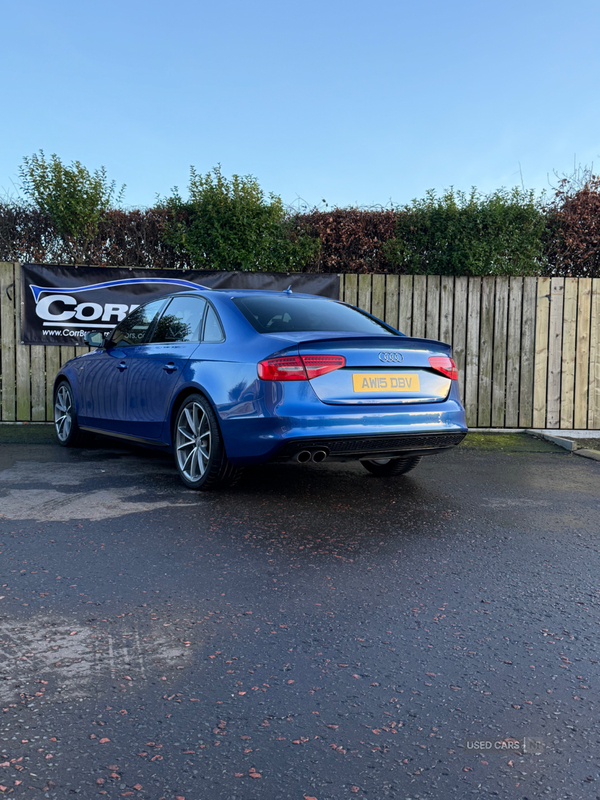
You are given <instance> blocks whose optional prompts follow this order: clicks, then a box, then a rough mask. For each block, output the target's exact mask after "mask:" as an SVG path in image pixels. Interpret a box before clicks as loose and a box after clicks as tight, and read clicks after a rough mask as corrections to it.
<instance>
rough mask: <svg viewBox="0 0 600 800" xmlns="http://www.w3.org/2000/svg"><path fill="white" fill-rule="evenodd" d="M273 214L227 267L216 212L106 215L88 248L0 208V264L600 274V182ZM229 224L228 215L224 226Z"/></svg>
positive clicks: (19, 211) (41, 221)
mask: <svg viewBox="0 0 600 800" xmlns="http://www.w3.org/2000/svg"><path fill="white" fill-rule="evenodd" d="M275 211H276V212H277V213H273V214H272V215H271V216H270V217H268V219H267V220H266V222H267V223H268V224H266V227H265V226H264V225H263V227H264V229H265V230H266V231H267V234H268V236H267V235H266V234H265V236H266V238H261V237H263V233H261V231H260V229H259V230H258V233H256V231H255V235H256V236H258V240H257V241H255V242H254V243H253V245H252V248H251V249H250V250H249V253H250V255H249V256H245V255H243V253H241V250H238V251H237V252H238V254H237V255H236V257H235V258H233V259H230V258H229V257H228V255H227V253H228V247H230V245H231V242H240V241H242V240H243V239H244V237H247V236H248V235H249V234H247V232H245V231H246V228H244V227H243V226H242V227H241V228H240V229H239V230H237V228H238V227H239V226H238V225H237V223H236V222H235V219H234V218H233V217H232V219H231V220H230V223H228V224H230V225H231V228H230V229H229V230H228V231H227V232H226V235H225V234H223V235H221V234H220V236H221V238H220V239H219V240H218V241H216V242H215V246H214V247H213V246H212V241H211V236H214V233H211V229H212V230H213V231H214V230H217V229H218V228H219V225H220V224H221V222H219V219H218V217H217V215H216V213H215V211H214V208H213V209H212V210H211V211H210V213H211V214H212V217H211V218H210V219H209V218H207V217H202V214H203V213H204V211H203V210H202V207H201V205H200V204H198V203H196V204H195V205H194V204H193V203H189V202H183V201H179V202H176V203H173V202H171V203H170V204H169V203H166V204H165V205H163V206H158V207H156V208H150V209H147V210H132V211H122V210H110V211H105V212H103V213H102V215H101V217H100V219H99V224H98V229H97V232H96V234H95V235H94V237H93V238H92V239H91V241H89V240H88V241H86V240H84V239H83V238H78V237H69V236H68V235H66V234H65V233H64V232H63V234H62V235H61V234H60V233H59V231H58V230H57V228H56V226H55V225H54V224H53V222H52V220H51V219H50V218H49V217H48V216H47V215H46V214H44V213H42V212H41V211H40V210H39V209H37V208H35V207H33V206H31V205H26V204H23V203H20V202H15V201H13V202H0V261H23V262H27V261H30V262H38V263H65V264H73V263H75V264H97V265H103V264H111V265H114V266H132V267H144V266H145V267H155V268H165V269H173V268H175V269H193V268H198V267H201V268H215V269H217V268H218V269H225V268H227V267H228V265H229V264H230V267H229V268H231V269H236V268H237V269H240V268H242V269H244V268H245V269H253V270H255V269H259V268H262V269H269V270H282V271H291V270H298V271H307V272H345V273H349V272H350V273H351V272H363V273H377V272H387V273H411V274H417V273H421V274H422V273H430V274H445V275H494V274H497V275H555V276H574V277H600V177H598V176H594V175H587V176H586V179H585V181H584V182H583V183H580V184H579V185H576V184H575V182H574V181H573V180H569V179H565V180H563V181H561V183H560V184H559V187H558V189H557V191H556V194H555V196H554V198H553V199H552V200H551V201H550V202H546V201H545V200H544V198H539V199H536V198H535V197H534V195H533V194H532V193H527V192H521V191H519V190H513V191H512V192H506V191H498V192H494V193H492V194H490V195H485V196H484V195H481V194H480V193H478V192H477V191H476V190H473V191H472V192H471V193H469V194H463V193H460V192H454V191H453V190H450V191H449V192H446V193H445V194H444V195H442V196H440V197H438V196H436V195H435V194H434V193H428V194H427V195H426V197H425V198H424V199H422V200H415V201H413V202H412V203H411V204H409V205H408V206H404V207H402V208H395V209H390V210H383V211H370V210H364V211H363V210H360V209H357V208H347V209H339V208H338V209H334V210H332V211H318V210H313V211H310V212H308V213H304V214H286V213H282V211H281V209H280V207H277V209H275ZM219 213H220V212H219ZM226 219H227V214H225V215H224V216H223V217H222V220H226ZM246 223H247V220H246V221H245V222H244V225H246ZM261 224H262V223H261ZM211 226H212V228H211ZM222 230H223V229H222ZM186 243H187V244H186ZM253 254H255V255H253ZM244 259H245V260H244Z"/></svg>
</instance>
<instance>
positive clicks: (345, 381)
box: [298, 336, 452, 405]
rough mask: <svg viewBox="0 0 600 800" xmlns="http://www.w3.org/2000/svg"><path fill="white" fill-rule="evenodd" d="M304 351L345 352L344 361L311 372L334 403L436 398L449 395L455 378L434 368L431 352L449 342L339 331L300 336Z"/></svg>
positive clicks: (444, 351) (445, 350)
mask: <svg viewBox="0 0 600 800" xmlns="http://www.w3.org/2000/svg"><path fill="white" fill-rule="evenodd" d="M298 348H299V352H300V354H301V355H309V354H318V355H325V354H328V355H341V356H344V357H345V359H346V366H345V367H343V368H341V369H336V370H335V371H334V372H329V373H327V374H326V375H320V376H318V377H317V378H312V379H311V381H310V384H311V386H312V387H313V389H314V391H315V394H316V395H317V397H318V398H319V400H321V401H322V402H323V403H327V404H331V405H373V404H399V405H404V404H416V403H436V402H441V401H443V400H445V399H446V398H447V397H448V393H449V391H450V386H451V384H452V381H451V380H450V379H449V378H447V377H445V376H444V375H441V374H440V373H439V372H436V371H435V370H433V369H432V368H431V366H430V364H429V356H434V355H438V356H439V355H450V354H451V348H450V346H449V345H447V344H444V343H443V342H436V341H432V340H431V339H413V338H410V337H407V336H403V337H390V336H381V337H380V336H365V337H336V338H328V339H320V340H314V339H313V340H309V341H306V340H305V341H302V342H299V344H298Z"/></svg>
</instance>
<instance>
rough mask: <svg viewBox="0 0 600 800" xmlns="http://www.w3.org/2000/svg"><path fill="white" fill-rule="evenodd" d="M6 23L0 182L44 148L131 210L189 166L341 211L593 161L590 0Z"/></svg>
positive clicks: (206, 11)
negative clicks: (97, 174) (110, 182)
mask: <svg viewBox="0 0 600 800" xmlns="http://www.w3.org/2000/svg"><path fill="white" fill-rule="evenodd" d="M2 29H3V37H2V59H1V62H0V72H1V76H2V80H1V83H0V85H1V86H2V106H3V113H2V124H1V126H0V192H2V193H3V194H6V193H13V194H14V192H15V189H14V185H15V184H18V168H19V165H20V164H21V161H22V158H23V156H25V155H31V154H32V153H33V152H35V151H37V150H39V149H40V148H41V149H43V150H44V151H45V152H46V154H48V155H49V154H51V153H57V154H58V155H59V156H60V157H61V159H62V160H63V161H66V162H70V161H71V160H74V159H78V160H80V161H81V162H82V163H84V164H85V165H86V166H87V167H88V168H90V169H94V168H96V167H99V166H101V165H104V166H105V167H106V169H107V171H108V174H109V176H110V177H111V178H114V179H116V181H117V182H118V183H119V184H121V183H125V184H127V190H126V193H125V204H126V205H128V206H149V205H152V204H153V202H154V200H155V197H156V195H157V194H160V195H163V196H164V195H166V194H168V193H169V191H170V189H171V188H172V187H173V186H174V185H178V186H179V187H180V188H181V189H185V187H186V185H187V180H188V175H189V166H190V164H193V165H195V167H196V168H197V169H198V170H200V171H201V172H206V171H208V170H209V169H210V168H211V167H212V166H214V165H215V164H217V163H221V165H222V169H223V172H224V173H225V174H226V175H231V174H233V173H238V174H253V175H255V176H256V177H257V178H258V180H259V182H260V184H261V186H262V187H263V189H265V191H273V192H275V193H277V194H279V195H280V196H281V197H282V199H283V200H284V202H286V203H290V204H291V203H294V202H295V201H297V198H302V199H303V200H305V201H306V202H308V203H309V204H310V205H313V204H321V201H322V200H323V199H325V200H326V201H327V202H328V203H329V204H330V205H338V206H346V205H360V206H371V205H376V204H381V205H385V204H387V203H389V201H390V200H391V201H393V202H394V203H397V204H398V203H399V204H401V203H404V202H408V201H410V200H411V199H412V198H413V197H419V196H422V195H423V194H424V192H425V191H426V190H427V189H430V188H431V189H436V190H438V191H439V190H442V189H444V188H446V187H448V186H450V185H454V186H456V187H458V188H462V189H468V188H469V187H470V186H472V185H475V186H477V187H479V188H480V189H481V190H483V191H491V190H493V189H496V188H498V187H500V186H507V187H510V186H514V185H516V184H521V174H522V178H523V182H524V184H525V186H526V187H527V188H534V189H538V190H540V189H543V188H546V187H548V184H549V179H550V182H552V177H553V171H554V170H556V171H558V172H559V173H564V172H568V171H570V170H572V168H573V164H574V162H577V163H580V164H587V165H590V164H591V163H592V162H593V163H594V164H595V165H597V166H598V167H600V101H599V95H600V91H599V90H600V80H599V79H600V3H598V2H597V0H574V2H571V3H567V2H565V0H561V2H556V1H555V0H543V1H542V0H520V2H514V0H503V1H502V2H495V1H492V2H489V0H488V2H483V0H478V2H474V0H469V1H467V0H452V2H440V1H439V0H420V2H416V0H413V2H410V3H409V2H405V1H404V0H396V2H390V0H380V1H378V0H371V2H370V3H366V2H361V3H358V2H354V0H344V2H340V1H339V0H332V1H330V0H321V2H316V1H315V0H304V2H302V3H289V2H288V3H286V2H281V1H280V2H274V1H273V0H257V2H254V3H251V2H248V1H247V0H246V2H240V0H220V2H218V3H216V2H214V0H213V2H206V1H205V0H200V1H199V2H198V0H196V2H188V1H187V0H186V1H185V2H184V1H183V0H171V2H169V3H167V2H154V0H145V1H144V2H141V1H140V0H121V2H116V1H115V0H107V1H106V2H102V3H99V2H96V1H95V0H90V2H87V3H82V2H81V0H78V2H74V1H73V0H52V2H48V0H43V1H42V0H23V2H21V3H15V2H13V3H5V4H4V5H3V10H2Z"/></svg>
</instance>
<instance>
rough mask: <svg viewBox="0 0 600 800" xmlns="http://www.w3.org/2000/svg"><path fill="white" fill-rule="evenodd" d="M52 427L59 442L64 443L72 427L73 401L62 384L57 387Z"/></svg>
mask: <svg viewBox="0 0 600 800" xmlns="http://www.w3.org/2000/svg"><path fill="white" fill-rule="evenodd" d="M54 425H55V427H56V435H57V436H58V438H59V439H60V441H61V442H66V441H67V439H68V438H69V434H70V433H71V427H72V425H73V399H72V397H71V392H70V391H69V389H68V388H67V386H66V384H64V383H63V384H62V385H61V386H59V387H58V391H57V392H56V398H55V400H54Z"/></svg>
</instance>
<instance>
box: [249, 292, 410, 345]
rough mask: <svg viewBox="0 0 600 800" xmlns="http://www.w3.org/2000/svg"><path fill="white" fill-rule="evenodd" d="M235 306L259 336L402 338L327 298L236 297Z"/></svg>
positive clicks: (352, 309)
mask: <svg viewBox="0 0 600 800" xmlns="http://www.w3.org/2000/svg"><path fill="white" fill-rule="evenodd" d="M233 302H234V303H235V305H236V306H237V307H238V308H239V310H240V311H241V312H242V314H243V315H244V316H245V317H246V319H247V320H248V322H250V324H251V325H252V326H253V327H254V328H255V330H257V331H258V332H259V333H284V332H285V333H296V332H302V331H343V332H349V333H371V334H378V335H379V336H381V335H384V336H401V334H399V333H398V332H397V331H394V330H393V329H390V328H388V327H387V325H384V324H383V323H382V322H378V321H377V320H375V319H372V318H371V317H368V316H367V315H366V314H363V313H362V311H359V310H358V309H356V308H352V307H351V306H346V305H343V304H342V303H335V302H332V301H331V300H325V299H324V298H323V299H321V298H319V297H315V298H312V297H310V298H308V297H294V296H293V295H292V296H289V295H284V296H279V297H277V296H275V297H274V296H270V297H269V296H265V295H263V296H260V295H255V296H249V297H236V298H234V299H233Z"/></svg>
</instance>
